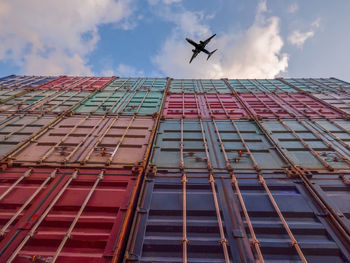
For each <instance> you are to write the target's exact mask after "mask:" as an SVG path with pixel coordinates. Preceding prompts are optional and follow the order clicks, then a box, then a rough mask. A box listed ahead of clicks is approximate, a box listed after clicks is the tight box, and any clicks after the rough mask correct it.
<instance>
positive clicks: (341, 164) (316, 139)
mask: <svg viewBox="0 0 350 263" xmlns="http://www.w3.org/2000/svg"><path fill="white" fill-rule="evenodd" d="M261 123H262V125H263V127H264V128H265V129H266V130H267V132H269V134H270V136H271V137H272V138H273V139H274V141H275V142H276V143H277V144H278V146H279V147H280V148H281V150H282V151H283V152H284V153H286V154H287V155H288V156H289V158H290V159H291V160H292V162H293V163H294V164H295V165H297V166H301V167H304V168H307V169H311V170H343V169H345V170H349V169H350V151H349V148H350V144H349V142H350V122H349V121H346V120H312V121H310V120H292V119H285V120H263V121H261Z"/></svg>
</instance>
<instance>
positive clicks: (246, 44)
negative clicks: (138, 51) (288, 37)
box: [153, 1, 288, 78]
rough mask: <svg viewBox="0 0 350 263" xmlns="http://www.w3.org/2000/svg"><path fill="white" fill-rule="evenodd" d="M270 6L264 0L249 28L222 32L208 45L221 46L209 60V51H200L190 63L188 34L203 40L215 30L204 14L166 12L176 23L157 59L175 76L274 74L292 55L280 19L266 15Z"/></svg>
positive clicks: (157, 63)
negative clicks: (286, 49)
mask: <svg viewBox="0 0 350 263" xmlns="http://www.w3.org/2000/svg"><path fill="white" fill-rule="evenodd" d="M266 10H267V7H266V1H261V2H260V3H259V5H258V7H257V15H256V19H255V21H254V23H253V24H252V25H251V26H250V27H249V28H248V29H247V30H245V31H242V32H240V33H236V32H230V33H226V34H218V36H217V37H216V39H215V38H214V39H213V40H212V42H211V43H210V44H209V45H208V46H207V48H208V50H212V49H214V48H218V51H217V52H216V53H215V54H214V55H213V56H212V57H211V58H210V60H209V61H206V55H204V54H199V55H198V56H197V58H196V59H195V60H194V61H193V62H192V63H191V64H188V61H189V59H190V58H191V56H192V52H191V47H190V46H189V44H188V43H187V42H185V41H184V38H185V36H187V35H190V36H194V37H196V40H199V39H203V38H204V37H207V36H209V35H210V34H211V33H212V32H211V31H210V29H209V26H207V25H205V24H204V23H203V20H205V19H203V15H201V14H197V13H193V12H189V11H186V10H185V12H184V10H183V11H181V12H179V13H175V14H172V15H171V16H169V14H166V17H171V19H172V21H173V22H174V23H175V24H176V27H175V29H174V30H173V32H171V35H170V37H169V38H168V39H166V41H165V43H164V45H163V47H162V49H161V50H160V51H159V52H158V54H156V56H155V57H154V58H153V61H154V63H155V64H156V66H157V67H158V69H159V70H160V71H162V72H163V73H164V74H166V75H167V76H171V77H184V78H186V77H188V78H220V77H229V78H273V77H275V76H276V75H277V74H279V73H281V72H283V71H285V70H286V69H287V67H288V55H287V54H284V53H282V52H281V49H282V47H283V40H282V38H281V36H280V35H279V19H278V18H277V17H270V18H265V17H264V14H263V13H264V12H265V11H266ZM179 18H180V19H179ZM198 38H199V39H198Z"/></svg>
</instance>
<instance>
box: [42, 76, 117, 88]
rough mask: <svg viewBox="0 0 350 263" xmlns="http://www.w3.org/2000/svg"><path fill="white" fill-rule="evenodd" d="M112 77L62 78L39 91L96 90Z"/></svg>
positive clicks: (45, 85) (43, 86)
mask: <svg viewBox="0 0 350 263" xmlns="http://www.w3.org/2000/svg"><path fill="white" fill-rule="evenodd" d="M113 79H114V77H70V76H62V77H59V78H58V79H56V80H54V81H51V82H49V83H47V84H44V85H41V86H40V87H38V88H39V89H50V90H52V89H65V90H97V89H102V88H103V87H105V86H106V85H107V84H108V83H110V82H111V81H112V80H113Z"/></svg>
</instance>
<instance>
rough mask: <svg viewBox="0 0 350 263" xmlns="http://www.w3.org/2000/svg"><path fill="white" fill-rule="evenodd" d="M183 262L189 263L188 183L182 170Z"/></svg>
mask: <svg viewBox="0 0 350 263" xmlns="http://www.w3.org/2000/svg"><path fill="white" fill-rule="evenodd" d="M181 183H182V262H183V263H187V244H188V243H189V241H188V239H187V221H186V220H187V199H186V183H187V176H186V173H185V172H182V178H181Z"/></svg>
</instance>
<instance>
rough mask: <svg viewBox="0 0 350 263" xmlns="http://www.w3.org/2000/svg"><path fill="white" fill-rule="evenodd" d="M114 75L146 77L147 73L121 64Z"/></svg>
mask: <svg viewBox="0 0 350 263" xmlns="http://www.w3.org/2000/svg"><path fill="white" fill-rule="evenodd" d="M114 75H117V76H120V77H143V76H145V72H144V71H143V70H137V69H136V68H134V67H132V66H130V65H125V64H119V66H118V67H117V70H116V73H115V74H114Z"/></svg>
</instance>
